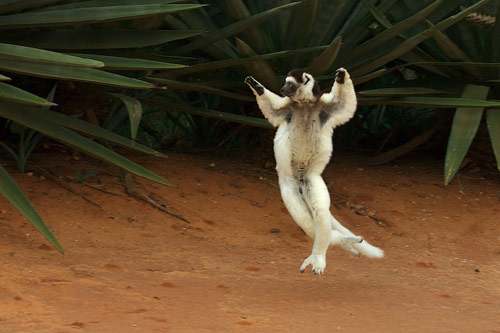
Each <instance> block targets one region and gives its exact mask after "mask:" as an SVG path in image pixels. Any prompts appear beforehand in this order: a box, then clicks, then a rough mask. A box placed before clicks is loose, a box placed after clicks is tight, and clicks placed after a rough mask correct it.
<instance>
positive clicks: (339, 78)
mask: <svg viewBox="0 0 500 333" xmlns="http://www.w3.org/2000/svg"><path fill="white" fill-rule="evenodd" d="M345 73H346V70H345V69H344V68H339V69H337V74H336V75H335V81H336V82H338V83H344V82H345Z"/></svg>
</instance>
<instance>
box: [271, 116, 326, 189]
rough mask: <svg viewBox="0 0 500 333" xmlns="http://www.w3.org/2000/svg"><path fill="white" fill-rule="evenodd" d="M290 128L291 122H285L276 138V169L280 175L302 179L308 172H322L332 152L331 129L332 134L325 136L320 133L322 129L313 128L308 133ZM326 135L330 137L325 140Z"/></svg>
mask: <svg viewBox="0 0 500 333" xmlns="http://www.w3.org/2000/svg"><path fill="white" fill-rule="evenodd" d="M290 129H291V126H290V124H283V125H282V126H280V127H279V128H278V130H277V132H276V136H275V138H274V154H275V157H276V170H277V171H278V174H279V176H280V177H292V178H295V179H296V180H300V179H301V178H303V177H304V176H307V174H321V173H322V172H323V170H324V168H325V166H326V165H327V164H328V162H329V161H330V156H331V154H332V149H333V147H332V140H331V130H330V134H329V135H328V134H327V135H326V136H325V135H324V134H323V133H321V134H320V133H319V131H321V129H316V130H313V129H311V131H310V132H307V133H300V132H298V131H297V130H296V129H295V130H294V131H291V130H290ZM324 130H326V129H324ZM322 134H323V135H322ZM325 137H326V138H328V139H327V140H325V139H324V138H325ZM322 138H323V140H321V139H322Z"/></svg>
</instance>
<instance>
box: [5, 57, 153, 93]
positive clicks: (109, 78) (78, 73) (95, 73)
mask: <svg viewBox="0 0 500 333" xmlns="http://www.w3.org/2000/svg"><path fill="white" fill-rule="evenodd" d="M0 68H2V69H4V70H5V71H8V72H14V73H22V74H28V75H33V76H39V77H48V78H55V79H63V80H71V81H83V82H91V83H99V84H104V85H110V86H117V87H127V88H135V89H149V88H153V87H154V86H153V85H152V84H150V83H148V82H144V81H140V80H136V79H132V78H129V77H125V76H121V75H117V74H113V73H108V72H104V71H101V70H97V69H93V68H79V67H68V66H56V65H40V64H27V63H19V62H14V61H6V60H0Z"/></svg>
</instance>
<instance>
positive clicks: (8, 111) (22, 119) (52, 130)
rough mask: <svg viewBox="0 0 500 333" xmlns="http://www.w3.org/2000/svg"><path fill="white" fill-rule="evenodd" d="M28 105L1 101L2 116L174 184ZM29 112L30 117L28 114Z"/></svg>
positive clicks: (147, 175)
mask: <svg viewBox="0 0 500 333" xmlns="http://www.w3.org/2000/svg"><path fill="white" fill-rule="evenodd" d="M27 108H29V107H27V106H21V105H19V104H17V105H16V104H12V103H7V102H2V103H0V116H1V117H4V118H7V119H10V120H13V121H15V122H18V123H20V124H21V125H24V126H26V127H29V128H32V129H34V130H35V131H38V132H40V133H43V134H44V135H46V136H49V137H51V138H53V139H55V140H58V141H61V142H64V143H65V144H67V145H70V146H73V147H77V148H79V149H81V150H83V151H85V152H87V153H88V154H90V155H93V156H95V157H97V158H99V159H102V160H104V161H107V162H110V163H112V164H115V165H117V166H119V167H121V168H123V169H125V170H127V171H129V172H131V173H134V174H136V175H138V176H141V177H144V178H148V179H150V180H152V181H155V182H158V183H161V184H164V185H168V186H172V184H171V183H170V182H168V181H166V180H165V179H163V178H162V177H160V176H158V175H156V174H155V173H153V172H151V171H149V170H147V169H145V168H143V167H142V166H140V165H138V164H136V163H134V162H132V161H130V160H128V159H126V158H125V157H123V156H121V155H119V154H117V153H115V152H114V151H112V150H109V149H107V148H105V147H104V146H102V145H100V144H98V143H96V142H94V141H92V140H90V139H87V138H86V137H83V136H81V135H79V134H77V133H75V132H73V131H71V130H69V129H67V128H65V127H62V126H59V125H57V124H54V123H52V122H50V121H48V120H46V119H45V118H44V117H43V116H41V115H40V116H38V115H36V114H35V113H34V112H29V111H26V109H27ZM28 113H29V117H27V116H26V114H28Z"/></svg>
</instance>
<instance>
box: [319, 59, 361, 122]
mask: <svg viewBox="0 0 500 333" xmlns="http://www.w3.org/2000/svg"><path fill="white" fill-rule="evenodd" d="M320 102H321V103H322V104H323V105H324V106H323V109H322V111H321V117H320V119H321V122H322V124H323V125H325V124H326V125H327V126H331V127H337V126H339V125H342V124H344V123H346V122H347V121H348V120H349V119H351V118H352V117H353V116H354V112H355V111H356V105H357V99H356V92H355V91H354V84H353V83H352V80H351V77H350V76H349V73H348V72H347V71H346V70H345V69H344V68H339V69H338V70H337V74H336V77H335V82H334V83H333V86H332V90H331V91H330V92H329V93H328V94H323V95H322V96H321V98H320Z"/></svg>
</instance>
